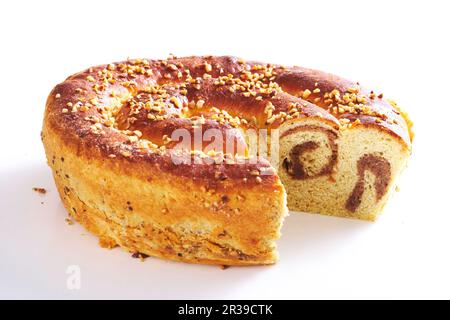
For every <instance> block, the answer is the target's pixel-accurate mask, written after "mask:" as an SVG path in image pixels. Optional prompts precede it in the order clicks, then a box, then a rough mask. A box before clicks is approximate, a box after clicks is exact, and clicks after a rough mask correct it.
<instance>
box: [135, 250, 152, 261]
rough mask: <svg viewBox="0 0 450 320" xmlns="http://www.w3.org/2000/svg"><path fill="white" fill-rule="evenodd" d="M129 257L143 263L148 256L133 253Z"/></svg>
mask: <svg viewBox="0 0 450 320" xmlns="http://www.w3.org/2000/svg"><path fill="white" fill-rule="evenodd" d="M131 257H132V258H135V259H139V260H141V261H144V260H145V259H146V258H148V257H149V256H148V255H146V254H145V253H140V252H134V253H133V254H132V255H131Z"/></svg>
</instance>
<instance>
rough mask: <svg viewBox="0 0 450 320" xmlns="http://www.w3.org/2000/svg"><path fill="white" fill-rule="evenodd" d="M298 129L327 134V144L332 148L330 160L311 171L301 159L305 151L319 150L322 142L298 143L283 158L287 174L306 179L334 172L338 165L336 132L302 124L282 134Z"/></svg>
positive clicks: (294, 131) (298, 178)
mask: <svg viewBox="0 0 450 320" xmlns="http://www.w3.org/2000/svg"><path fill="white" fill-rule="evenodd" d="M298 131H313V132H321V133H323V134H325V135H326V137H327V141H328V144H327V146H328V147H329V148H330V149H331V154H330V156H329V157H328V162H327V163H326V164H325V165H324V166H323V167H322V168H321V169H320V170H318V171H317V172H315V173H311V172H308V170H306V168H305V165H304V163H303V161H302V160H301V159H302V156H303V155H304V154H305V153H307V152H312V151H314V150H317V149H318V148H319V147H320V143H318V142H316V141H312V140H310V141H306V142H303V143H300V144H297V145H295V146H294V147H293V148H292V149H291V151H290V152H289V157H288V158H284V159H283V168H284V170H285V171H286V172H287V174H289V175H290V176H291V177H292V178H293V179H296V180H304V179H309V178H316V177H320V176H325V175H330V174H331V173H332V172H333V169H334V167H335V166H336V163H337V158H338V157H337V144H336V138H337V136H336V133H334V132H333V131H331V130H328V129H325V128H322V127H318V126H301V127H296V128H292V129H290V130H288V131H287V132H285V133H284V134H283V135H282V137H284V136H288V135H290V134H294V133H296V132H298Z"/></svg>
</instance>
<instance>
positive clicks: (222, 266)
mask: <svg viewBox="0 0 450 320" xmlns="http://www.w3.org/2000/svg"><path fill="white" fill-rule="evenodd" d="M229 267H230V266H226V265H224V264H222V265H221V266H220V269H222V270H226V269H228V268H229Z"/></svg>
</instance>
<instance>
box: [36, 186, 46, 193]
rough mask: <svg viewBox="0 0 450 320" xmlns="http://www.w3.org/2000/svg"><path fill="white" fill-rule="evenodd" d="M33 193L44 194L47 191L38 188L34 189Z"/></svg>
mask: <svg viewBox="0 0 450 320" xmlns="http://www.w3.org/2000/svg"><path fill="white" fill-rule="evenodd" d="M33 191H35V192H37V193H40V194H46V193H47V190H46V189H45V188H38V187H34V188H33Z"/></svg>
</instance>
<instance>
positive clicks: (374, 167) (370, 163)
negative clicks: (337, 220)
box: [345, 154, 391, 212]
mask: <svg viewBox="0 0 450 320" xmlns="http://www.w3.org/2000/svg"><path fill="white" fill-rule="evenodd" d="M366 170H369V171H370V172H372V173H373V174H374V175H375V192H376V196H377V201H379V200H380V199H381V198H382V197H383V196H384V194H385V193H386V191H387V187H388V185H389V181H390V179H391V165H390V163H389V161H387V160H386V159H385V158H383V157H380V156H377V155H373V154H365V155H363V156H362V157H361V158H360V159H359V160H358V182H357V183H356V185H355V188H354V189H353V191H352V193H351V194H350V197H349V198H348V199H347V203H346V205H345V207H346V208H347V210H349V211H352V212H355V211H356V209H358V207H359V206H360V204H361V201H362V196H363V193H364V183H365V179H364V173H365V172H366Z"/></svg>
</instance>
